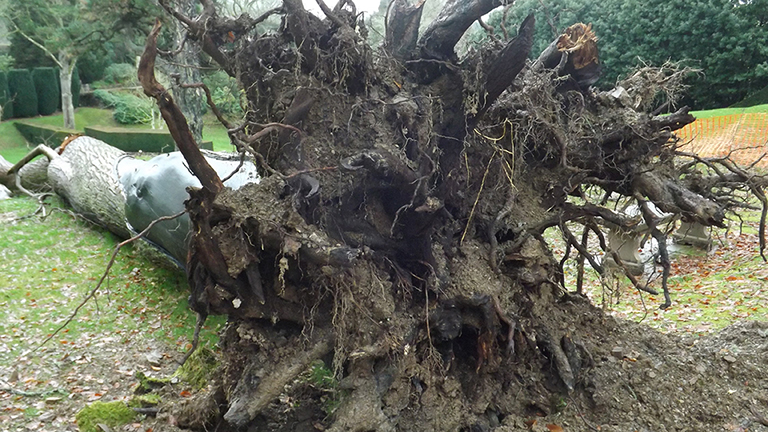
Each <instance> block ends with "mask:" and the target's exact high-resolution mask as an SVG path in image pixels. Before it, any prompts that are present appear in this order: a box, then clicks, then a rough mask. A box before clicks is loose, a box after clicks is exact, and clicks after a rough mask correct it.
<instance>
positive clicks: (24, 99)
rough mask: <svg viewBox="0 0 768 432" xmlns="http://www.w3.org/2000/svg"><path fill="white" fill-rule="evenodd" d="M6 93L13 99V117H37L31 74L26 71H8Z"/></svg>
mask: <svg viewBox="0 0 768 432" xmlns="http://www.w3.org/2000/svg"><path fill="white" fill-rule="evenodd" d="M8 91H9V95H10V97H11V99H13V115H14V117H34V116H36V115H37V91H36V90H35V82H34V81H32V73H31V72H30V71H29V70H27V69H11V70H10V71H8Z"/></svg>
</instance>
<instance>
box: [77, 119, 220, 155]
mask: <svg viewBox="0 0 768 432" xmlns="http://www.w3.org/2000/svg"><path fill="white" fill-rule="evenodd" d="M85 134H86V135H88V136H90V137H94V138H96V139H98V140H101V141H104V142H105V143H107V144H109V145H111V146H113V147H117V148H119V149H120V150H123V151H127V152H138V151H143V152H147V153H169V152H172V151H175V150H176V143H175V142H174V141H173V138H172V137H171V134H170V132H168V130H136V129H128V128H120V127H106V126H87V127H86V128H85ZM200 147H201V148H203V149H206V150H213V143H211V142H210V141H207V142H203V143H202V144H201V145H200Z"/></svg>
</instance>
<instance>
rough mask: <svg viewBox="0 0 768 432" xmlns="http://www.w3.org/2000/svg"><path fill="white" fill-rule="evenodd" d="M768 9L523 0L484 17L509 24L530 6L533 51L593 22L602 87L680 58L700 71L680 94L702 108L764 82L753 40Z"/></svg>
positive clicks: (767, 58) (763, 60)
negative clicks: (533, 24)
mask: <svg viewBox="0 0 768 432" xmlns="http://www.w3.org/2000/svg"><path fill="white" fill-rule="evenodd" d="M766 10H768V4H766V1H765V0H755V1H749V2H738V1H734V0H672V1H669V0H649V1H644V2H636V1H630V2H628V1H623V0H605V1H601V2H594V1H590V0H551V1H547V2H541V1H539V0H522V1H517V2H515V3H514V4H513V5H511V6H510V7H509V10H506V11H497V12H494V14H493V16H492V17H491V18H490V19H489V23H490V24H491V25H494V26H496V27H497V28H498V27H499V23H500V21H501V20H502V18H503V16H506V22H505V23H506V28H514V26H515V23H518V22H520V20H522V18H524V17H525V16H526V15H528V14H529V13H531V12H533V13H534V15H535V16H536V19H537V23H536V34H535V37H534V48H533V49H532V51H531V52H532V53H538V52H540V50H542V49H543V48H544V47H545V46H546V45H547V44H548V43H549V42H550V41H551V40H552V38H553V37H555V36H556V35H557V34H559V32H560V31H562V30H563V29H564V28H565V27H567V26H568V25H570V24H572V23H574V22H584V23H592V26H593V28H594V29H595V31H596V33H597V35H598V37H599V38H600V48H601V51H600V60H601V62H602V67H603V76H602V78H601V80H600V81H599V83H598V84H599V85H600V86H601V87H603V88H610V87H612V86H613V85H614V84H615V83H616V81H617V80H618V79H620V78H622V77H626V76H627V75H628V74H629V73H630V71H631V70H632V69H633V68H634V67H636V66H638V65H639V64H641V63H642V62H645V63H647V64H651V65H660V64H663V63H665V62H666V61H668V60H671V61H674V62H682V63H683V64H685V65H687V66H690V67H693V68H697V69H700V70H701V74H700V75H697V76H692V77H691V78H689V79H688V80H687V83H688V84H690V85H691V88H690V90H689V93H688V95H687V97H686V98H685V99H684V101H685V102H686V103H689V104H690V105H692V106H693V107H695V108H699V109H701V108H713V107H722V106H729V105H731V104H734V103H736V102H738V101H739V100H741V99H743V98H744V97H746V96H748V95H750V94H751V93H753V92H756V91H758V90H760V89H761V88H763V87H765V86H766V85H768V46H766V44H763V43H756V41H761V40H766V38H768V26H766ZM499 33H500V32H499Z"/></svg>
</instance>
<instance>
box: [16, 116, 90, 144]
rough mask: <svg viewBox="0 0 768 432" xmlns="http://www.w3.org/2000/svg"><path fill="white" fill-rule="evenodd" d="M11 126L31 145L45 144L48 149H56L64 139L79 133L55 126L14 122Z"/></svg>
mask: <svg viewBox="0 0 768 432" xmlns="http://www.w3.org/2000/svg"><path fill="white" fill-rule="evenodd" d="M13 125H14V126H16V129H18V131H19V132H20V133H21V134H22V135H23V136H24V139H26V140H27V142H29V143H30V144H32V145H35V146H36V145H38V144H45V145H47V146H49V147H53V148H56V147H58V146H59V145H61V142H62V141H64V138H66V137H68V136H69V135H72V134H76V133H79V132H78V131H76V130H72V129H64V128H62V127H57V126H49V125H38V124H33V123H28V122H25V121H15V122H13Z"/></svg>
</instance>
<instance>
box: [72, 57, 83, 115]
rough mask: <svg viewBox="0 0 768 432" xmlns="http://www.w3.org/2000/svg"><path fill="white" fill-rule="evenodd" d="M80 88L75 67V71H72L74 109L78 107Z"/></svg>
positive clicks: (78, 75) (78, 73) (78, 74)
mask: <svg viewBox="0 0 768 432" xmlns="http://www.w3.org/2000/svg"><path fill="white" fill-rule="evenodd" d="M81 87H82V84H80V72H78V70H77V66H75V70H74V71H72V105H74V106H75V108H77V107H79V106H80V88H81Z"/></svg>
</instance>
